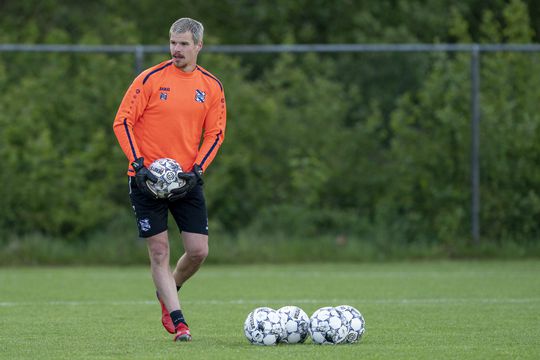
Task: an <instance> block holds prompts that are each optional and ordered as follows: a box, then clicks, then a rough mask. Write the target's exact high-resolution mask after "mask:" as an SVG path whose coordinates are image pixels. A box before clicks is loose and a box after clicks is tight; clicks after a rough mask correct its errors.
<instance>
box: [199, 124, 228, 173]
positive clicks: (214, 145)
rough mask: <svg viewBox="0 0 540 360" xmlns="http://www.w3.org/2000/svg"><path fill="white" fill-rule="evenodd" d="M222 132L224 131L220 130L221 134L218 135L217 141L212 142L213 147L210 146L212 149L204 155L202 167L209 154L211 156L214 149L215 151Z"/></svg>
mask: <svg viewBox="0 0 540 360" xmlns="http://www.w3.org/2000/svg"><path fill="white" fill-rule="evenodd" d="M222 133H223V131H221V130H220V131H219V134H217V135H216V141H214V143H213V144H212V147H210V150H208V152H207V153H206V155H205V156H204V158H203V159H202V161H201V163H200V166H201V168H202V167H203V165H204V163H205V162H206V159H208V156H210V154H211V153H212V151H214V149H215V147H216V146H217V144H218V142H219V138H220V136H221V134H222Z"/></svg>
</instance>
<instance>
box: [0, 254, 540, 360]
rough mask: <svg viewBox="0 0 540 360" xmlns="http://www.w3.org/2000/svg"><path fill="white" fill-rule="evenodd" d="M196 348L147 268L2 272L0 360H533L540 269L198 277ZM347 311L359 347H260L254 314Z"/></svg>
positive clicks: (345, 269) (334, 269)
mask: <svg viewBox="0 0 540 360" xmlns="http://www.w3.org/2000/svg"><path fill="white" fill-rule="evenodd" d="M181 295H182V299H183V308H184V312H185V314H186V316H187V320H188V322H189V324H190V326H191V328H192V332H193V336H194V340H193V342H191V343H173V342H172V341H171V335H169V334H168V333H166V332H165V330H164V329H163V328H162V327H161V323H160V320H159V318H160V309H159V306H158V304H157V302H156V301H155V298H154V290H153V285H152V282H151V278H150V274H149V269H148V268H146V267H131V268H129V267H128V268H104V267H66V268H50V267H34V268H0V358H2V359H189V360H195V359H255V358H256V359H325V360H328V359H340V360H341V359H538V358H540V341H539V339H540V262H539V261H511V262H510V261H509V262H500V261H498V262H495V261H486V262H417V263H384V264H318V265H317V264H310V265H265V266H255V265H249V266H248V265H245V266H217V265H205V266H204V267H203V268H202V269H201V271H200V272H199V273H198V274H197V275H196V277H195V278H193V279H192V281H191V282H189V283H188V284H186V286H185V287H184V288H183V289H182V292H181ZM343 303H345V304H349V305H353V306H355V307H357V308H358V309H359V310H360V311H361V312H362V313H363V315H364V317H365V319H366V329H367V331H366V334H365V336H364V338H363V339H362V341H361V342H360V343H358V344H354V345H338V346H319V345H314V344H313V343H312V342H311V340H308V342H307V343H306V344H301V345H279V346H275V347H259V346H254V345H250V344H249V343H248V342H247V340H246V339H245V338H244V335H243V332H242V326H243V322H244V319H245V317H246V316H247V314H248V313H249V312H250V311H251V310H252V309H253V308H255V307H257V306H263V305H264V306H271V307H274V308H278V307H281V306H283V305H298V306H300V307H302V308H303V309H304V310H305V311H306V312H307V313H308V315H310V314H312V313H313V312H314V311H315V310H316V309H317V308H319V307H322V306H328V305H340V304H343Z"/></svg>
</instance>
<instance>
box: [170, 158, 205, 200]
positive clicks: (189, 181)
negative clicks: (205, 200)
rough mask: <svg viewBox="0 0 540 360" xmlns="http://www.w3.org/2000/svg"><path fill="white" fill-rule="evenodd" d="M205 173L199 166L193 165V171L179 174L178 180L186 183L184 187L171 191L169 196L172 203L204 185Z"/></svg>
mask: <svg viewBox="0 0 540 360" xmlns="http://www.w3.org/2000/svg"><path fill="white" fill-rule="evenodd" d="M202 174H203V171H202V169H201V167H200V166H199V165H197V164H195V165H193V169H192V170H191V171H190V172H181V173H179V174H178V179H180V180H184V181H185V182H186V183H185V185H184V186H182V187H180V188H178V189H173V190H171V193H170V194H169V196H168V199H169V200H170V201H176V200H178V199H181V198H183V197H185V196H186V195H187V194H188V193H189V192H190V191H191V190H193V188H194V187H195V186H197V185H203V184H204V181H203V178H202Z"/></svg>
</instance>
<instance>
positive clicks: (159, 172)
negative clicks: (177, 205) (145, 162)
mask: <svg viewBox="0 0 540 360" xmlns="http://www.w3.org/2000/svg"><path fill="white" fill-rule="evenodd" d="M148 170H150V172H151V173H152V174H154V175H156V177H157V178H158V180H157V182H156V183H153V182H151V181H149V180H147V181H146V185H148V188H149V189H150V191H152V192H153V193H154V194H156V195H157V197H158V198H161V199H165V198H166V197H167V196H168V195H169V193H170V192H171V190H174V189H177V188H180V187H182V186H184V184H185V183H186V181H185V180H182V179H179V178H178V173H181V172H182V167H181V166H180V164H178V163H177V162H176V160H174V159H169V158H161V159H157V160H155V161H154V162H153V163H152V164H150V166H149V167H148Z"/></svg>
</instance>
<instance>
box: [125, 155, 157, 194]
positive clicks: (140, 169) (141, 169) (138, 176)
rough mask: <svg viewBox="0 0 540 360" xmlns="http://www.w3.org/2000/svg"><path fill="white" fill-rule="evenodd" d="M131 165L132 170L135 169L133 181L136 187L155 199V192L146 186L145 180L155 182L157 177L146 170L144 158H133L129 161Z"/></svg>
mask: <svg viewBox="0 0 540 360" xmlns="http://www.w3.org/2000/svg"><path fill="white" fill-rule="evenodd" d="M131 166H132V167H133V170H135V182H136V183H137V187H138V188H139V189H140V190H141V191H142V192H143V193H144V194H145V195H146V196H149V197H151V198H152V199H157V198H158V196H157V194H156V193H155V192H154V191H152V190H151V189H150V188H149V187H148V184H146V180H149V181H151V182H153V183H155V182H156V181H158V179H157V177H156V175H154V174H152V172H151V171H150V170H148V168H147V167H146V166H144V158H142V157H140V158H137V159H135V161H134V162H132V163H131Z"/></svg>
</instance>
